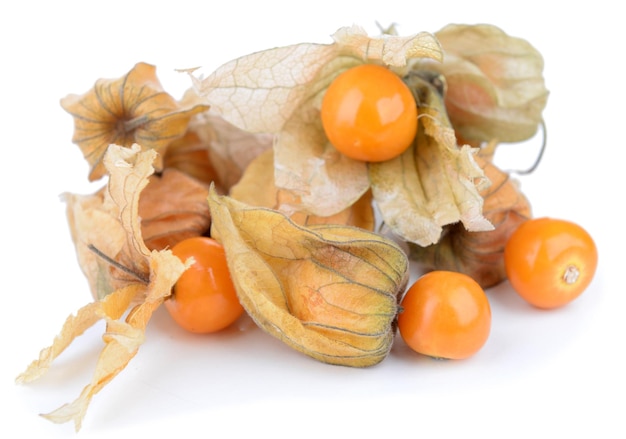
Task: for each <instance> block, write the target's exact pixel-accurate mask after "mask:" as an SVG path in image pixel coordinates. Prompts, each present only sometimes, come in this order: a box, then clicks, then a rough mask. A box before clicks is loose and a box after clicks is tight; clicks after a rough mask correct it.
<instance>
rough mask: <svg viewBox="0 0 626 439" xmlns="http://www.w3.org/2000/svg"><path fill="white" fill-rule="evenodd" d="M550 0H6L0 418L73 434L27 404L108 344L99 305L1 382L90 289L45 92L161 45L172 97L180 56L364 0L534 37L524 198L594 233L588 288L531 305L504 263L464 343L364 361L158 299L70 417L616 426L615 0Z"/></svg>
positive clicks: (145, 421) (328, 25)
mask: <svg viewBox="0 0 626 439" xmlns="http://www.w3.org/2000/svg"><path fill="white" fill-rule="evenodd" d="M18 4H19V6H17V5H18ZM552 4H555V5H556V2H553V3H550V2H546V1H528V0H526V1H523V2H522V1H518V2H502V1H494V2H486V1H472V2H465V1H463V2H462V1H458V2H450V1H442V0H439V1H436V2H434V1H431V2H417V1H413V2H406V1H393V0H384V1H379V2H370V1H359V2H339V1H331V2H326V1H310V2H284V4H281V3H280V2H276V1H263V2H255V3H254V5H250V4H248V3H246V2H243V3H240V2H236V1H226V2H210V1H197V2H192V1H186V0H177V1H174V2H169V3H167V6H165V5H166V2H152V1H150V2H144V1H135V2H132V1H116V0H108V1H106V2H68V1H54V2H43V1H42V2H27V1H24V2H19V3H18V2H4V3H3V4H2V6H0V47H1V57H2V58H1V64H0V65H1V68H0V112H1V115H0V124H1V125H0V126H1V137H0V141H1V142H2V143H1V145H0V148H1V149H0V151H1V152H0V160H1V163H2V167H1V169H0V179H1V180H0V190H1V191H2V192H1V195H2V196H1V200H2V223H1V224H2V231H3V234H2V236H3V240H2V241H3V254H4V255H3V257H2V263H1V265H0V267H1V270H2V271H1V272H0V274H1V278H2V289H1V291H2V295H3V297H4V300H3V301H2V305H3V307H2V310H3V312H2V313H0V325H1V326H0V336H1V337H2V341H1V343H0V349H1V350H2V354H0V355H1V357H2V360H1V361H0V386H1V388H0V402H1V408H0V437H6V438H9V437H10V438H18V437H32V438H40V437H46V438H53V437H74V431H73V425H72V424H63V425H55V424H52V423H50V422H48V421H46V420H45V419H43V418H41V417H39V416H38V413H42V412H47V411H51V410H53V409H55V408H56V407H58V406H60V405H61V404H63V403H65V402H69V401H72V400H73V399H74V398H75V397H77V396H78V394H79V393H80V390H81V389H82V387H83V386H84V385H85V384H87V383H88V381H89V380H90V377H91V373H92V371H93V366H94V362H95V359H96V357H97V353H98V352H99V349H100V346H101V342H100V338H99V337H100V335H101V332H102V329H103V328H102V327H101V326H96V327H95V328H94V329H93V330H90V331H89V332H87V333H86V334H85V335H84V336H83V337H81V338H80V339H79V340H77V341H76V342H75V343H74V344H73V345H72V347H71V348H70V349H69V351H67V352H66V353H65V354H63V356H61V357H60V358H59V359H58V360H57V362H56V363H54V365H53V367H52V368H51V370H50V371H49V373H48V374H47V375H46V376H45V377H44V378H42V379H41V380H40V381H39V382H37V383H34V384H32V385H28V386H18V385H16V384H14V381H13V380H14V378H15V377H16V376H17V375H18V374H19V373H20V372H21V371H22V370H23V369H24V368H25V367H26V366H27V364H28V363H30V361H31V360H33V359H34V358H36V356H37V354H38V352H39V350H40V349H41V348H43V347H45V346H47V345H49V344H50V343H51V341H52V338H53V336H54V335H56V334H57V332H58V331H59V329H60V327H61V324H62V323H63V321H64V320H65V318H66V317H67V316H68V315H69V314H70V313H72V312H74V311H75V310H77V309H78V308H79V307H81V306H82V305H84V304H86V303H87V301H88V300H90V295H89V292H88V290H87V285H86V282H85V280H84V278H83V276H82V274H81V272H80V270H79V268H78V265H77V262H76V258H75V254H74V249H73V246H72V244H71V242H70V237H69V233H68V227H67V223H66V218H65V211H64V208H65V206H64V204H63V203H62V202H61V201H60V199H59V195H60V194H61V193H62V192H65V191H70V192H77V193H90V192H93V191H94V190H95V189H96V188H97V187H99V184H97V185H93V184H89V183H87V172H88V168H87V164H86V162H85V161H84V160H83V158H82V155H81V153H80V151H79V150H78V147H76V146H75V145H73V144H72V143H71V136H72V130H73V121H72V119H71V116H69V114H67V113H65V112H64V111H63V110H62V109H61V107H60V105H59V99H60V98H62V97H64V96H65V95H67V94H69V93H83V92H85V91H87V90H88V89H89V88H91V86H92V85H93V83H94V82H95V80H96V79H98V78H117V77H120V76H122V75H124V74H125V73H126V72H127V71H128V70H130V69H131V68H132V67H133V66H134V64H135V63H136V62H139V61H145V62H148V63H151V64H154V65H156V66H157V74H158V76H159V78H160V80H161V82H162V84H163V86H164V87H165V89H166V90H167V91H169V92H170V93H171V94H172V95H173V96H175V97H177V98H178V97H180V96H181V94H182V92H183V91H184V90H185V89H186V88H187V87H189V85H190V84H189V82H188V78H187V77H186V76H185V75H181V74H179V73H176V72H175V71H174V70H175V69H177V68H188V67H195V66H202V67H203V68H204V69H206V70H208V71H210V70H212V69H214V68H216V67H218V66H219V65H220V64H222V63H224V62H226V61H228V60H230V59H233V58H236V57H238V56H241V55H245V54H248V53H250V52H253V51H257V50H262V49H267V48H271V47H274V46H281V45H287V44H292V43H300V42H320V43H326V42H330V35H331V34H332V33H333V32H334V31H335V30H336V29H338V28H339V27H342V26H347V25H351V24H360V25H362V26H363V27H365V28H366V29H367V30H368V31H370V33H376V32H377V28H376V25H375V22H376V21H379V22H380V23H381V24H383V25H388V24H390V23H392V22H395V23H397V24H398V30H399V32H400V34H402V35H408V34H412V33H415V32H419V31H432V32H434V31H437V30H439V29H440V28H441V27H443V26H444V25H446V24H448V23H468V24H474V23H491V24H495V25H497V26H499V27H501V28H502V29H503V30H505V31H506V32H507V33H509V34H511V35H514V36H519V37H522V38H525V39H527V40H528V41H529V42H531V43H532V44H533V45H534V46H535V47H536V48H537V49H538V50H540V52H541V53H542V54H543V56H544V59H545V78H546V83H547V86H548V88H549V89H550V92H551V94H550V98H549V102H548V107H547V109H546V111H545V113H544V115H545V119H546V122H547V125H548V133H549V137H548V149H547V152H546V154H545V157H544V160H543V162H542V163H541V165H540V167H539V169H538V170H537V171H536V172H535V173H534V174H532V175H530V176H524V177H522V178H520V181H521V184H522V189H523V190H524V192H525V193H526V195H527V196H528V197H529V199H530V200H531V203H532V205H533V210H534V214H535V216H553V217H560V218H565V219H570V220H573V221H575V222H578V223H579V224H581V225H583V226H584V227H585V228H587V229H588V230H589V232H590V233H591V234H592V235H593V236H594V238H595V239H596V242H597V244H598V247H599V253H600V265H599V268H598V272H597V276H596V278H595V280H594V282H593V284H592V285H591V287H590V288H589V289H588V290H587V292H585V294H584V295H583V296H581V298H580V299H579V300H577V301H576V302H574V303H572V304H570V305H569V306H567V307H565V308H562V309H560V310H556V311H552V312H541V311H538V310H536V309H533V308H531V307H530V306H527V305H526V304H525V303H523V302H522V301H521V299H519V298H517V297H516V296H515V295H514V294H513V293H512V291H511V290H510V288H509V286H508V284H502V285H500V286H499V287H497V288H495V289H493V290H490V291H489V292H488V294H489V297H490V299H491V304H492V310H493V326H492V333H491V337H490V339H489V341H488V342H487V344H486V345H485V347H484V348H483V350H482V351H480V352H479V353H478V354H477V355H476V356H475V357H473V358H471V359H469V360H466V361H460V362H454V361H447V362H446V361H435V360H432V359H429V358H426V357H421V356H419V355H417V354H413V353H411V352H409V351H408V349H407V348H406V347H405V345H404V344H403V343H402V342H401V341H397V342H396V343H395V344H394V348H393V350H392V352H391V354H390V356H389V357H388V358H387V359H385V361H383V362H382V363H381V364H379V365H378V366H375V367H373V368H369V369H362V370H361V369H351V368H343V367H337V366H329V365H325V364H322V363H318V362H316V361H314V360H311V359H310V358H308V357H305V356H303V355H301V354H299V353H297V352H296V351H293V350H291V349H289V348H288V347H286V346H285V345H283V344H282V343H280V342H278V341H277V340H275V339H273V338H272V337H270V336H268V335H265V334H264V333H263V332H261V331H260V330H259V329H257V328H256V327H255V326H254V325H253V324H252V323H250V321H248V320H246V319H243V320H242V321H241V322H239V324H238V325H237V326H236V327H233V328H232V329H231V330H228V331H226V332H224V333H221V334H219V335H214V336H208V337H200V336H192V335H188V334H185V333H183V332H182V331H181V330H180V329H178V328H177V327H175V326H174V324H173V323H172V322H171V321H170V320H169V317H168V315H167V314H166V313H165V312H164V310H159V311H158V312H157V314H156V316H155V317H154V318H153V320H152V321H151V323H150V325H149V328H148V332H147V340H146V343H145V344H144V345H143V346H142V348H141V349H140V351H139V353H138V355H137V356H136V358H135V359H134V360H133V361H131V363H130V364H129V366H128V367H127V369H126V370H124V371H123V372H122V373H121V374H120V375H119V376H118V377H117V378H115V379H114V381H113V382H112V383H111V384H109V385H108V386H107V387H105V388H104V390H102V392H100V393H99V394H97V395H96V396H95V397H94V399H93V401H92V404H91V406H90V408H89V411H88V412H87V415H86V417H85V419H84V423H83V429H82V430H81V432H80V433H79V437H82V438H97V437H98V438H99V437H107V438H112V437H115V438H126V437H137V436H138V435H139V434H141V437H146V438H147V437H151V436H154V435H156V434H163V436H164V437H168V436H169V437H173V436H174V435H177V436H176V437H220V438H224V437H243V436H244V435H255V436H257V435H259V436H262V437H263V436H266V435H267V436H273V437H292V436H295V437H309V436H323V437H331V438H332V437H359V436H365V437H373V436H385V437H393V436H394V435H398V434H401V433H402V434H406V435H407V436H410V437H424V438H434V437H468V436H469V437H472V436H474V435H481V436H482V437H490V438H491V437H493V438H495V437H497V438H502V437H507V438H511V437H524V438H526V437H535V438H543V437H568V436H569V435H570V434H575V433H576V436H580V437H597V438H612V437H625V435H626V427H625V426H624V422H623V420H622V419H623V418H622V416H623V415H624V412H625V411H626V410H625V409H626V404H625V402H624V401H625V395H626V385H625V379H624V371H625V370H626V368H625V365H626V363H625V360H624V355H623V351H624V347H625V346H626V343H625V342H624V337H625V336H626V330H625V323H626V318H625V317H624V313H625V310H626V300H625V294H626V291H625V288H624V273H625V272H626V270H625V267H624V264H625V260H624V256H623V254H624V252H623V251H624V246H625V245H626V240H625V239H624V225H623V216H622V214H621V212H622V210H623V206H622V205H623V200H624V189H625V184H624V178H623V175H624V166H625V164H626V162H625V161H624V160H625V159H626V154H625V152H624V150H625V148H626V145H625V144H624V143H625V142H624V102H625V99H626V95H625V94H624V81H625V80H624V76H623V75H624V71H623V69H622V67H621V66H622V61H621V58H623V51H624V47H623V43H624V42H625V41H626V39H625V38H624V31H623V22H622V19H621V17H622V15H621V13H618V11H617V9H616V7H617V6H611V5H615V4H616V3H612V2H608V1H594V2H580V1H579V2H576V1H573V2H567V3H559V4H558V5H559V6H558V7H557V6H551V5H552ZM8 5H11V6H8ZM561 8H563V9H561ZM538 144H539V140H538V139H534V140H533V141H530V142H528V143H527V144H525V145H522V146H520V145H507V146H504V147H502V151H503V152H502V153H501V154H502V159H501V160H506V159H507V157H509V158H510V157H511V156H514V157H515V158H514V160H512V161H509V163H507V166H508V165H511V166H515V167H518V168H523V167H525V166H526V165H529V164H530V163H531V162H532V161H533V159H534V156H535V154H536V152H537V149H538ZM9 432H11V433H9ZM179 434H180V436H178V435H179Z"/></svg>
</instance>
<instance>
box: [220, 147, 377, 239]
mask: <svg viewBox="0 0 626 439" xmlns="http://www.w3.org/2000/svg"><path fill="white" fill-rule="evenodd" d="M230 196H231V197H233V198H234V199H236V200H238V201H241V202H243V203H246V204H249V205H251V206H258V207H269V208H270V209H275V210H283V211H285V213H288V214H290V218H291V220H292V221H294V222H295V223H297V224H300V225H313V224H343V225H350V226H355V227H360V228H362V229H366V230H373V229H374V225H375V220H374V210H373V207H372V194H371V192H370V191H368V192H366V193H365V195H363V196H362V197H361V199H359V200H358V201H357V202H355V203H354V204H352V205H351V206H350V207H348V208H347V209H345V210H343V211H341V212H339V213H338V214H335V215H332V216H328V217H321V216H315V215H308V214H306V213H303V212H302V211H301V209H297V208H296V209H294V208H293V206H298V205H299V204H300V203H301V200H300V199H298V198H296V197H294V196H293V194H292V193H291V192H288V191H285V190H283V189H279V188H277V187H276V185H275V184H274V152H273V151H272V150H271V149H268V150H267V151H265V152H264V153H262V154H261V155H260V156H259V157H257V158H256V159H255V160H254V161H253V162H252V163H250V165H249V166H248V168H247V169H246V171H245V173H244V175H243V177H242V178H241V180H240V181H239V182H238V183H237V184H236V185H235V186H233V187H232V188H231V191H230ZM292 212H293V213H292Z"/></svg>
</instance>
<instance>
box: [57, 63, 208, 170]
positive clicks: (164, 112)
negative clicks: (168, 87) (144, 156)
mask: <svg viewBox="0 0 626 439" xmlns="http://www.w3.org/2000/svg"><path fill="white" fill-rule="evenodd" d="M61 106H62V107H63V109H65V110H66V111H67V112H68V113H70V114H71V115H72V116H73V118H74V136H73V138H72V140H73V142H74V143H76V144H77V145H78V146H79V148H80V149H81V151H82V153H83V155H84V157H85V159H86V160H87V162H88V163H89V165H90V167H91V170H90V173H89V180H91V181H94V180H98V179H100V178H101V177H103V176H104V175H105V174H106V169H105V166H104V164H103V162H102V159H103V157H104V155H105V153H106V151H107V148H108V147H109V145H110V144H117V145H121V146H125V147H130V146H131V145H133V144H135V143H137V144H140V145H141V146H142V148H144V149H154V150H155V151H158V152H159V155H158V156H157V157H156V160H155V167H156V168H157V169H158V170H160V169H161V168H162V163H161V160H162V157H163V154H164V152H165V150H166V148H167V146H168V144H169V143H170V142H172V141H173V140H175V139H177V138H180V137H182V136H183V135H184V134H185V131H186V129H187V124H188V123H189V120H190V119H191V117H192V116H193V115H195V114H198V113H201V112H203V111H206V110H208V108H209V107H208V106H207V105H205V104H203V103H200V102H199V101H197V100H190V101H189V105H181V104H180V103H179V102H177V101H176V100H175V99H174V98H172V97H171V96H170V95H168V94H167V93H166V92H165V91H164V90H163V87H162V86H161V84H160V82H159V80H158V79H157V77H156V69H155V67H154V66H152V65H150V64H146V63H137V64H136V65H135V66H134V67H133V68H132V69H131V70H130V71H129V72H128V73H127V74H126V75H125V76H123V77H121V78H118V79H99V80H98V81H96V83H95V85H94V86H93V88H92V89H91V90H89V91H87V92H86V93H84V94H82V95H75V94H71V95H68V96H66V97H65V98H63V99H62V100H61Z"/></svg>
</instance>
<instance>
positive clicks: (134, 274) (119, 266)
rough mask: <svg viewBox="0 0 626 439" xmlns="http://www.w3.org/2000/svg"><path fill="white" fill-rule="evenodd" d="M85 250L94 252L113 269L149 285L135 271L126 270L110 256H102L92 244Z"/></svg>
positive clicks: (143, 277) (147, 280) (142, 276)
mask: <svg viewBox="0 0 626 439" xmlns="http://www.w3.org/2000/svg"><path fill="white" fill-rule="evenodd" d="M87 248H88V249H89V250H91V251H92V252H94V253H95V254H96V255H98V256H99V257H101V258H102V259H104V260H105V261H107V262H108V263H109V264H111V265H113V266H114V267H115V268H117V269H119V270H122V271H123V272H124V273H126V274H130V275H131V276H133V277H134V278H135V279H137V280H139V281H141V282H143V283H144V284H146V285H147V284H149V283H150V279H148V278H146V277H145V276H144V275H142V274H141V273H137V272H136V271H133V270H131V269H130V268H128V267H127V266H125V265H122V264H120V263H119V262H117V261H116V260H115V259H113V258H111V257H110V256H108V255H106V254H104V253H103V252H102V251H101V250H100V249H98V247H96V246H95V245H93V244H89V245H87Z"/></svg>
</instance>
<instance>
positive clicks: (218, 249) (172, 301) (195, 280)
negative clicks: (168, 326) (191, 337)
mask: <svg viewBox="0 0 626 439" xmlns="http://www.w3.org/2000/svg"><path fill="white" fill-rule="evenodd" d="M172 253H174V255H176V256H178V257H179V258H180V259H181V260H182V261H183V262H184V261H186V260H187V259H188V258H190V257H193V258H194V260H195V262H194V263H193V265H192V266H191V267H189V268H188V269H187V270H186V271H185V272H184V273H183V274H182V275H181V276H180V278H179V279H178V281H177V282H176V284H175V285H174V290H173V293H172V296H171V297H170V298H169V299H167V300H166V301H165V307H166V308H167V311H168V312H169V314H170V315H171V316H172V318H173V319H174V321H175V322H176V323H178V325H180V326H181V327H182V328H184V329H186V330H187V331H189V332H194V333H201V334H203V333H211V332H217V331H220V330H222V329H224V328H226V327H228V326H230V325H231V324H232V323H234V322H235V320H237V319H238V318H239V316H241V314H242V313H243V307H242V306H241V304H240V303H239V299H238V298H237V292H236V291H235V286H234V285H233V281H232V279H231V277H230V272H229V270H228V265H227V264H226V255H225V253H224V247H223V246H222V245H221V244H220V243H219V242H217V241H216V240H215V239H212V238H208V237H203V236H198V237H193V238H189V239H185V240H183V241H180V242H179V243H177V244H176V245H175V246H174V247H172Z"/></svg>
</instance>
